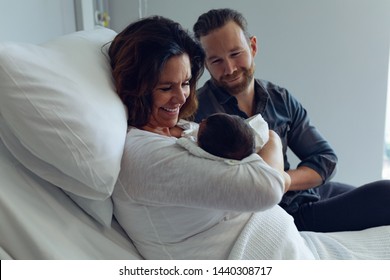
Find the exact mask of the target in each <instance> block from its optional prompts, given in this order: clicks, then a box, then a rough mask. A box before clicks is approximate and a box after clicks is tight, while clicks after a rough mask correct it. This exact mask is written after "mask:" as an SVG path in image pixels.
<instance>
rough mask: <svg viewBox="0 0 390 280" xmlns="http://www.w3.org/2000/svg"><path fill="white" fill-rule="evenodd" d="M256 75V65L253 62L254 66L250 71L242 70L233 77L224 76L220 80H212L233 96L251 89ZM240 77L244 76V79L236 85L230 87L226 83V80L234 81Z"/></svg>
mask: <svg viewBox="0 0 390 280" xmlns="http://www.w3.org/2000/svg"><path fill="white" fill-rule="evenodd" d="M254 73H255V65H254V63H253V62H252V65H251V66H250V67H249V68H248V69H245V68H241V69H239V70H237V71H236V72H234V73H233V74H231V75H228V76H223V77H222V78H221V79H220V80H216V79H215V78H214V77H211V78H212V80H213V81H214V83H215V85H217V86H218V87H222V88H223V89H225V90H226V91H227V92H229V93H230V94H231V95H237V94H239V93H241V92H243V91H244V90H246V89H247V88H248V87H249V85H250V83H251V82H252V80H253V77H254ZM240 75H242V76H243V77H244V79H243V80H242V81H241V82H240V83H238V84H236V85H233V86H230V85H229V83H227V82H225V81H224V80H232V79H234V78H235V77H237V76H240Z"/></svg>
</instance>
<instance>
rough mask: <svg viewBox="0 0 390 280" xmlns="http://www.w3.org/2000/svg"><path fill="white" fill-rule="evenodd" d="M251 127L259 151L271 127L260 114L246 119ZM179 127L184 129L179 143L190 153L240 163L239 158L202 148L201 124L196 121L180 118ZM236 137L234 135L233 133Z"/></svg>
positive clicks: (265, 141)
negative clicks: (200, 144)
mask: <svg viewBox="0 0 390 280" xmlns="http://www.w3.org/2000/svg"><path fill="white" fill-rule="evenodd" d="M244 121H245V122H246V123H247V124H248V125H249V126H250V127H251V128H252V132H253V134H254V140H255V141H254V142H255V147H254V148H255V149H254V150H255V151H256V152H258V151H259V150H260V149H261V148H262V147H263V146H264V145H265V143H267V142H268V139H269V129H268V124H267V122H266V121H265V120H264V119H263V117H262V116H261V115H260V114H257V115H254V116H253V117H251V118H248V119H246V120H244ZM177 125H178V126H179V127H181V128H182V129H184V131H183V132H182V137H181V138H179V139H178V140H177V144H179V145H180V146H182V147H184V148H185V149H187V150H188V151H189V152H190V153H192V154H194V155H195V156H198V157H203V158H207V159H212V160H223V161H226V162H228V163H230V164H232V163H234V164H236V163H238V162H239V161H238V160H234V159H231V158H224V157H219V156H215V155H213V154H211V153H209V152H206V151H205V150H204V149H202V148H200V147H199V145H198V144H197V142H198V133H199V124H197V123H194V122H189V121H185V120H180V121H179V122H178V124H177ZM232 137H234V135H232Z"/></svg>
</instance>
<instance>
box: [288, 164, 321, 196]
mask: <svg viewBox="0 0 390 280" xmlns="http://www.w3.org/2000/svg"><path fill="white" fill-rule="evenodd" d="M287 173H288V175H290V178H291V184H290V188H289V189H288V190H289V191H297V190H307V189H310V188H314V187H316V186H319V185H321V184H322V183H323V180H322V178H321V176H320V174H318V173H317V172H316V171H314V170H313V169H311V168H309V167H306V166H301V167H298V168H297V169H291V170H288V171H287Z"/></svg>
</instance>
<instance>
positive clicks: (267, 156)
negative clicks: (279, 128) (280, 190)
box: [258, 130, 291, 192]
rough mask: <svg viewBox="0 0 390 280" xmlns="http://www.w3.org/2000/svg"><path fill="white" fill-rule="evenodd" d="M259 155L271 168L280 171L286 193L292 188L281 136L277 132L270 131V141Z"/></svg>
mask: <svg viewBox="0 0 390 280" xmlns="http://www.w3.org/2000/svg"><path fill="white" fill-rule="evenodd" d="M258 154H259V156H261V157H262V159H263V160H264V161H265V162H266V163H267V164H268V165H269V166H271V167H272V168H274V169H276V170H277V171H279V173H280V174H281V175H282V177H283V178H284V189H285V192H286V191H287V190H288V189H289V187H290V184H291V178H290V176H289V174H287V173H286V172H285V171H284V160H283V145H282V141H281V140H280V137H279V135H278V134H277V133H276V132H275V131H273V130H270V131H269V140H268V142H267V143H266V144H265V145H264V146H263V148H262V149H261V150H260V151H259V152H258Z"/></svg>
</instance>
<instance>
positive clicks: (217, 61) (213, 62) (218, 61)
mask: <svg viewBox="0 0 390 280" xmlns="http://www.w3.org/2000/svg"><path fill="white" fill-rule="evenodd" d="M220 62H221V59H215V60H213V61H211V64H218V63H220Z"/></svg>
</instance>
